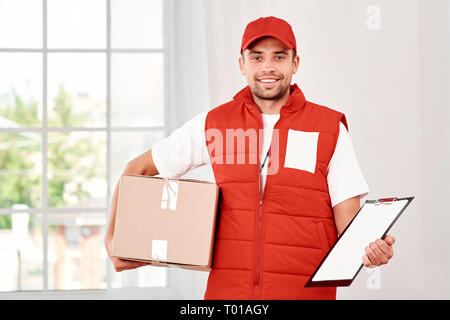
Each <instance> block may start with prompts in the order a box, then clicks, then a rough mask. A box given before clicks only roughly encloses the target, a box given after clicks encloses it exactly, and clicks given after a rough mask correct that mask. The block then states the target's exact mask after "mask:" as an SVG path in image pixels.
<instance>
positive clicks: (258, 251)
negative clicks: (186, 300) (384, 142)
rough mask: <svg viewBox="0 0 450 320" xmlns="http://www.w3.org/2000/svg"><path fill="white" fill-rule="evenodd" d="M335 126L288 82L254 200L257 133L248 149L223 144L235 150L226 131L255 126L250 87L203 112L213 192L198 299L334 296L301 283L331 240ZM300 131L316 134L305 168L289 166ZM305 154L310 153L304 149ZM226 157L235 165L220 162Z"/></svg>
mask: <svg viewBox="0 0 450 320" xmlns="http://www.w3.org/2000/svg"><path fill="white" fill-rule="evenodd" d="M341 121H342V122H343V123H344V125H345V126H346V127H347V123H346V119H345V115H344V114H342V113H340V112H338V111H335V110H332V109H330V108H327V107H324V106H320V105H317V104H313V103H311V102H309V101H306V100H305V97H304V95H303V93H302V91H301V90H300V88H299V87H298V86H297V85H296V84H294V85H291V86H290V96H289V99H288V101H287V103H286V105H285V106H283V107H282V108H281V111H280V119H279V120H278V122H277V123H276V125H275V127H274V129H278V130H277V133H278V137H277V138H278V141H279V143H278V150H277V151H278V152H275V151H274V150H276V148H275V146H274V138H273V139H272V145H271V150H270V154H269V159H270V161H269V165H272V164H273V163H275V160H274V159H273V157H275V156H277V157H278V158H277V159H276V160H278V166H277V167H278V170H277V171H276V173H275V174H268V175H267V180H266V185H265V188H264V192H263V193H262V195H261V194H260V191H259V190H260V172H259V168H260V163H259V156H258V155H259V154H260V140H261V139H260V136H259V134H258V135H256V138H257V146H256V148H252V146H250V143H247V144H245V148H241V149H239V147H237V146H236V147H235V148H231V151H230V148H227V146H230V145H235V143H237V139H234V138H233V141H226V139H227V134H226V131H227V129H228V130H229V129H235V130H238V129H243V131H245V132H250V131H251V130H253V131H255V132H259V130H260V129H263V123H262V117H261V114H260V111H259V108H258V107H257V106H256V104H255V103H254V101H253V98H252V95H251V91H250V88H249V87H248V86H247V87H245V88H244V89H243V90H241V91H240V92H239V93H237V94H236V95H235V96H234V98H233V100H232V101H230V102H227V103H225V104H223V105H221V106H218V107H216V108H214V109H212V110H211V111H209V112H208V114H207V117H206V123H205V134H206V143H207V145H208V152H209V156H210V159H211V165H212V168H213V171H214V176H215V180H216V183H217V184H218V185H219V187H220V191H221V195H220V204H219V216H218V226H217V234H216V242H215V248H214V258H213V267H212V270H211V272H210V274H209V278H208V283H207V288H206V292H205V296H204V298H205V299H336V288H304V285H305V283H306V281H307V280H308V278H309V277H310V276H311V274H312V273H313V271H314V269H315V268H316V267H317V265H318V264H319V263H320V261H321V260H322V258H323V257H324V255H325V254H326V252H327V251H328V249H329V248H330V247H331V246H332V245H333V244H334V242H335V241H336V240H337V233H336V227H335V224H334V219H333V210H332V208H331V200H330V196H329V193H328V184H327V166H328V163H329V161H330V159H331V157H332V155H333V152H334V148H335V146H336V141H337V138H338V135H339V122H341ZM248 129H251V130H250V131H247V130H248ZM275 131H276V130H274V132H275ZM211 132H212V134H211ZM305 132H306V134H309V133H314V134H316V135H317V136H316V137H317V138H316V140H315V141H316V142H315V143H313V144H312V145H313V146H314V148H316V154H315V155H314V154H312V153H311V152H310V153H311V154H309V155H306V158H307V159H310V160H311V159H312V160H313V162H312V164H313V166H312V170H311V169H309V171H308V170H303V169H304V168H303V167H300V168H297V167H296V165H292V161H293V162H294V164H295V163H296V161H297V160H296V159H295V155H296V154H298V152H299V150H294V149H295V148H294V147H296V146H299V145H298V143H296V141H297V142H298V141H302V140H295V139H294V138H292V139H294V140H295V141H294V140H292V142H291V141H289V142H291V144H288V137H289V139H291V135H295V134H299V135H300V136H301V137H303V136H304V134H305ZM219 133H220V134H222V138H223V143H220V144H218V143H217V141H216V139H217V136H214V135H215V134H216V135H217V134H219ZM212 135H213V136H214V138H213V137H212ZM273 137H275V136H273ZM308 137H309V136H308ZM229 139H231V138H229ZM308 139H309V138H308ZM235 140H236V141H235ZM308 141H311V140H308ZM312 141H314V140H312ZM215 142H216V143H215ZM230 143H231V144H230ZM310 145H311V143H310ZM287 147H289V148H288V149H289V150H288V152H290V153H291V154H294V156H290V159H289V161H290V162H289V165H287V163H285V160H286V161H287V158H288V157H287V154H286V152H287ZM291 148H292V150H291ZM299 148H301V146H299ZM308 150H313V149H311V146H309V147H308ZM255 151H256V154H255ZM244 155H245V160H246V161H245V163H242V161H240V162H239V161H238V160H237V158H239V156H241V157H243V156H244ZM271 158H272V159H271ZM230 159H233V160H235V161H234V162H232V163H230V161H226V160H230ZM251 159H257V160H256V162H255V161H253V162H252V161H250V160H251ZM241 160H242V158H241ZM310 162H311V161H310ZM314 163H315V164H314ZM300 166H301V165H300ZM269 167H270V166H269Z"/></svg>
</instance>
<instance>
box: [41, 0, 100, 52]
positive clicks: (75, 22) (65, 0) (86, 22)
mask: <svg viewBox="0 0 450 320" xmlns="http://www.w3.org/2000/svg"><path fill="white" fill-rule="evenodd" d="M47 17H48V23H47V30H48V47H49V48H106V1H105V0H47Z"/></svg>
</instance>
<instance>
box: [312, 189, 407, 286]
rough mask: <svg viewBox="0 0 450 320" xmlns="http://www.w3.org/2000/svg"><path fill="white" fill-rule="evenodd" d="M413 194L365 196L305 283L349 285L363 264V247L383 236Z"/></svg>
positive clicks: (314, 284) (313, 284)
mask: <svg viewBox="0 0 450 320" xmlns="http://www.w3.org/2000/svg"><path fill="white" fill-rule="evenodd" d="M413 199H414V197H406V198H395V197H394V198H383V199H378V200H366V202H364V204H363V205H362V207H361V208H360V209H359V211H358V212H357V213H356V215H355V216H354V217H353V219H352V220H351V221H350V223H349V224H348V225H347V227H346V228H345V230H344V231H343V232H342V234H341V236H340V237H339V238H338V240H337V241H336V243H335V244H334V245H333V246H332V247H331V248H330V250H329V251H328V253H327V254H326V255H325V257H324V258H323V259H322V261H321V262H320V264H319V265H318V266H317V268H316V270H315V271H314V273H313V274H312V275H311V277H310V278H309V280H308V282H307V283H306V284H305V287H347V286H349V285H350V284H351V283H352V282H353V280H354V279H355V278H356V276H357V275H358V273H359V271H361V269H362V267H363V263H362V257H363V255H364V254H365V252H364V248H365V247H366V246H367V245H368V244H369V243H370V242H373V241H375V239H384V237H385V236H386V234H387V233H388V231H389V230H390V229H391V227H392V226H393V225H394V223H395V222H396V221H397V219H398V218H399V217H400V215H401V214H402V213H403V211H405V209H406V207H408V205H409V204H410V203H411V201H412V200H413Z"/></svg>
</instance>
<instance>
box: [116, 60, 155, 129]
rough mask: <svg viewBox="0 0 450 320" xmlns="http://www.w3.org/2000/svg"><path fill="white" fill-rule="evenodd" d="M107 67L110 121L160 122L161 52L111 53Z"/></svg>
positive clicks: (127, 122) (144, 124)
mask: <svg viewBox="0 0 450 320" xmlns="http://www.w3.org/2000/svg"><path fill="white" fill-rule="evenodd" d="M111 68H112V71H111V73H112V74H111V109H112V111H111V112H112V114H111V124H112V125H113V126H163V125H164V56H163V54H159V53H157V54H113V55H112V56H111Z"/></svg>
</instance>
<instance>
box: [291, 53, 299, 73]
mask: <svg viewBox="0 0 450 320" xmlns="http://www.w3.org/2000/svg"><path fill="white" fill-rule="evenodd" d="M292 64H293V70H292V73H294V74H295V73H297V70H298V66H299V64H300V57H299V56H298V55H296V56H295V58H294V61H293V62H292Z"/></svg>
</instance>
